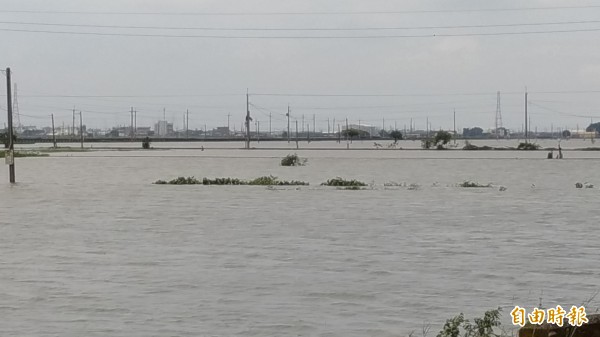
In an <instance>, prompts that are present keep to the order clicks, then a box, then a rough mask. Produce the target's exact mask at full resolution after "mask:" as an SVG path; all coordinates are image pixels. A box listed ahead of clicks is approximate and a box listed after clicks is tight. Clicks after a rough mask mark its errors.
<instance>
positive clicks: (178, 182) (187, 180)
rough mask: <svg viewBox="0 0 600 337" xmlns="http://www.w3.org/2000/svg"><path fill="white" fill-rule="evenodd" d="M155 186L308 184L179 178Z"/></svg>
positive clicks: (267, 179) (266, 178) (267, 178)
mask: <svg viewBox="0 0 600 337" xmlns="http://www.w3.org/2000/svg"><path fill="white" fill-rule="evenodd" d="M154 184H156V185H250V186H272V185H277V186H307V185H308V183H307V182H304V181H296V180H291V181H287V180H279V179H278V178H277V177H274V176H264V177H258V178H256V179H252V180H242V179H237V178H215V179H209V178H203V179H202V180H198V179H196V178H194V177H187V178H186V177H179V178H175V179H173V180H170V181H165V180H157V181H156V182H154Z"/></svg>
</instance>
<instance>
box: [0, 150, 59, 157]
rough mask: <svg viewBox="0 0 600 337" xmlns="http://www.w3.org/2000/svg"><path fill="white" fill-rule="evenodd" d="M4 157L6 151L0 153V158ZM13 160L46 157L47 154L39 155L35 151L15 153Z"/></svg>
mask: <svg viewBox="0 0 600 337" xmlns="http://www.w3.org/2000/svg"><path fill="white" fill-rule="evenodd" d="M5 157H6V151H0V158H5ZM14 157H15V158H25V157H48V154H47V153H40V152H37V151H15V152H14Z"/></svg>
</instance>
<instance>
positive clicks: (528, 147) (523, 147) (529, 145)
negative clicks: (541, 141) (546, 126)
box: [517, 143, 540, 151]
mask: <svg viewBox="0 0 600 337" xmlns="http://www.w3.org/2000/svg"><path fill="white" fill-rule="evenodd" d="M539 149H540V146H539V145H538V144H534V143H519V146H517V150H525V151H533V150H539Z"/></svg>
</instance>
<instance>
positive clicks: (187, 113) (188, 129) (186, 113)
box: [185, 109, 229, 139]
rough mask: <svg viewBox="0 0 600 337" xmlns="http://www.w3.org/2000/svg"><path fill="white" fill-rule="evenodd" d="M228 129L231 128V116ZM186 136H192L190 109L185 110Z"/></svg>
mask: <svg viewBox="0 0 600 337" xmlns="http://www.w3.org/2000/svg"><path fill="white" fill-rule="evenodd" d="M227 130H229V117H228V118H227ZM185 138H188V139H189V138H190V109H186V110H185Z"/></svg>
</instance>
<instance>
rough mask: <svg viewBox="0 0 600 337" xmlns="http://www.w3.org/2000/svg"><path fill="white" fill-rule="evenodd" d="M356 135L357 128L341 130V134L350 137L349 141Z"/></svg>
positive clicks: (357, 132)
mask: <svg viewBox="0 0 600 337" xmlns="http://www.w3.org/2000/svg"><path fill="white" fill-rule="evenodd" d="M358 135H360V131H359V130H357V129H346V130H342V136H343V137H348V138H350V141H352V139H353V138H354V137H356V136H358Z"/></svg>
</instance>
